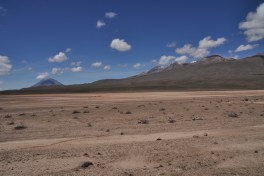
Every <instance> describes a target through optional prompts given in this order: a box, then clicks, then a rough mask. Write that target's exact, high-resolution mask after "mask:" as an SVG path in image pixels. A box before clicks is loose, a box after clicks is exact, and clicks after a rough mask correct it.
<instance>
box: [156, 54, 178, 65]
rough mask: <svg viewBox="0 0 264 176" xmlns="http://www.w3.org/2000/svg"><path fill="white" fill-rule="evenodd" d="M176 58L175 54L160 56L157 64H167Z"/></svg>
mask: <svg viewBox="0 0 264 176" xmlns="http://www.w3.org/2000/svg"><path fill="white" fill-rule="evenodd" d="M175 59H176V57H175V56H165V55H163V56H161V57H160V59H159V61H158V64H159V65H168V64H170V63H172V62H173V61H174V60H175Z"/></svg>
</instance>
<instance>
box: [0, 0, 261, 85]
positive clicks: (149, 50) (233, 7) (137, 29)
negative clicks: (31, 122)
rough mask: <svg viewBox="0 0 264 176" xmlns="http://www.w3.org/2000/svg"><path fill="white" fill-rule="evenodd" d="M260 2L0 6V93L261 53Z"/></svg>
mask: <svg viewBox="0 0 264 176" xmlns="http://www.w3.org/2000/svg"><path fill="white" fill-rule="evenodd" d="M263 44H264V4H263V1H260V0H232V1H230V0H221V1H219V0H143V1H131V0H104V1H103V0H90V1H86V0H0V89H1V90H6V89H19V88H23V87H29V86H31V85H33V84H35V83H36V82H37V81H39V80H41V79H45V78H47V77H52V78H55V79H57V80H58V81H60V82H62V83H63V84H80V83H88V82H92V81H95V80H98V79H106V78H124V77H127V76H132V75H135V74H139V73H141V72H144V71H146V70H148V69H150V68H152V67H154V66H155V65H161V66H166V65H168V64H169V63H172V62H178V63H183V62H193V61H196V60H198V59H199V58H202V57H205V56H208V55H212V54H220V55H222V56H224V57H234V58H237V59H240V58H243V57H246V56H251V55H254V54H257V53H263V51H264V48H263Z"/></svg>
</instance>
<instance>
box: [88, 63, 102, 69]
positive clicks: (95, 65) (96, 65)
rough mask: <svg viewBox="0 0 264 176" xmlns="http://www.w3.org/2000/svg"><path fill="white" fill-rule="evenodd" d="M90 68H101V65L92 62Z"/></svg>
mask: <svg viewBox="0 0 264 176" xmlns="http://www.w3.org/2000/svg"><path fill="white" fill-rule="evenodd" d="M91 66H92V67H94V68H99V67H102V66H103V63H102V62H94V63H92V64H91Z"/></svg>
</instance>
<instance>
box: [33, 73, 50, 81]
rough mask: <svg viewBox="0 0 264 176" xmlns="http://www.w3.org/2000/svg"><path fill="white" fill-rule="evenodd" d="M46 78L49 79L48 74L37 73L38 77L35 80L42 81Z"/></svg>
mask: <svg viewBox="0 0 264 176" xmlns="http://www.w3.org/2000/svg"><path fill="white" fill-rule="evenodd" d="M48 77H49V73H48V72H44V73H39V75H38V76H37V77H36V79H38V80H43V79H47V78H48Z"/></svg>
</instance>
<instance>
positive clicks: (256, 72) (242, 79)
mask: <svg viewBox="0 0 264 176" xmlns="http://www.w3.org/2000/svg"><path fill="white" fill-rule="evenodd" d="M210 59H212V60H210ZM204 61H206V62H205V63H206V64H205V63H204ZM166 68H167V69H166ZM168 68H170V69H168ZM150 70H151V69H150ZM150 70H149V71H148V72H146V73H145V74H139V75H135V76H131V77H127V78H123V79H104V80H98V81H95V82H92V83H86V84H79V85H68V86H51V87H37V88H36V87H33V88H32V87H31V88H25V89H21V90H18V91H5V93H6V94H8V93H9V94H12V93H13V94H16V93H21V94H23V93H24V94H26V93H81V92H86V93H87V92H120V91H121V92H122V91H168V90H170V91H175V90H177V91H181V90H184V91H185V90H245V89H251V90H256V89H264V55H255V56H251V57H246V58H243V59H237V60H236V59H226V58H224V59H223V57H221V58H220V59H219V57H218V56H212V57H209V59H208V57H207V58H205V60H203V61H197V62H195V63H187V64H176V63H173V64H171V65H170V66H168V67H165V68H162V69H160V67H157V68H156V69H154V71H153V70H152V71H150ZM2 94H3V92H2Z"/></svg>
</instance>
